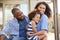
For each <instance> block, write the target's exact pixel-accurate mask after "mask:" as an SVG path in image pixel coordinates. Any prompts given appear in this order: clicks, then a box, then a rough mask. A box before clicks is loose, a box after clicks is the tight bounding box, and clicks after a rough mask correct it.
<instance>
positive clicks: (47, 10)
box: [35, 2, 51, 18]
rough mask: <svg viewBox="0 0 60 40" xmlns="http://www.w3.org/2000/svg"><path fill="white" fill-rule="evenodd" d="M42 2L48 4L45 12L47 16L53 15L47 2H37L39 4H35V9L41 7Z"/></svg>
mask: <svg viewBox="0 0 60 40" xmlns="http://www.w3.org/2000/svg"><path fill="white" fill-rule="evenodd" d="M41 4H43V5H45V6H46V10H45V13H44V14H46V15H47V17H48V18H50V17H51V9H50V7H49V5H48V4H47V3H46V2H39V3H37V5H36V6H35V9H37V8H38V7H39V5H41Z"/></svg>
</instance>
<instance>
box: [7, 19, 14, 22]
mask: <svg viewBox="0 0 60 40" xmlns="http://www.w3.org/2000/svg"><path fill="white" fill-rule="evenodd" d="M14 21H15V19H14V18H11V19H9V20H7V23H13V22H14Z"/></svg>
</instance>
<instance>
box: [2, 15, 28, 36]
mask: <svg viewBox="0 0 60 40" xmlns="http://www.w3.org/2000/svg"><path fill="white" fill-rule="evenodd" d="M25 19H26V21H27V17H26V16H25ZM23 26H24V24H23ZM7 32H10V34H14V35H18V36H19V23H18V20H17V19H16V18H12V19H10V20H8V21H7V23H6V25H5V26H4V28H3V30H2V32H1V34H4V35H7V34H6V33H7ZM22 35H23V34H22Z"/></svg>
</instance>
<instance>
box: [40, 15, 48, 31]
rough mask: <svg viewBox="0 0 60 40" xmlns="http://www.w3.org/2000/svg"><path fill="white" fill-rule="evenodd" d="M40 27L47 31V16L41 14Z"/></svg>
mask: <svg viewBox="0 0 60 40" xmlns="http://www.w3.org/2000/svg"><path fill="white" fill-rule="evenodd" d="M40 26H41V29H44V30H47V31H48V17H47V16H43V17H42V18H41V25H40Z"/></svg>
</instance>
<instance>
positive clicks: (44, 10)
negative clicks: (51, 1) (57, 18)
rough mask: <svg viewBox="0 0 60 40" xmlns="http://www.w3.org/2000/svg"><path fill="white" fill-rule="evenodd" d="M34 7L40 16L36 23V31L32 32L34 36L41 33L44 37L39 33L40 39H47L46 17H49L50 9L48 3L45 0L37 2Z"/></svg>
mask: <svg viewBox="0 0 60 40" xmlns="http://www.w3.org/2000/svg"><path fill="white" fill-rule="evenodd" d="M35 9H36V10H38V11H39V12H40V14H41V18H40V21H39V23H38V24H37V31H38V32H37V33H35V34H34V36H36V35H39V34H43V35H45V37H44V38H43V36H42V35H40V36H41V37H40V38H42V39H41V40H47V35H46V33H47V31H48V19H49V18H50V17H51V9H50V7H49V5H48V4H47V3H46V2H39V3H37V5H36V6H35Z"/></svg>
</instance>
